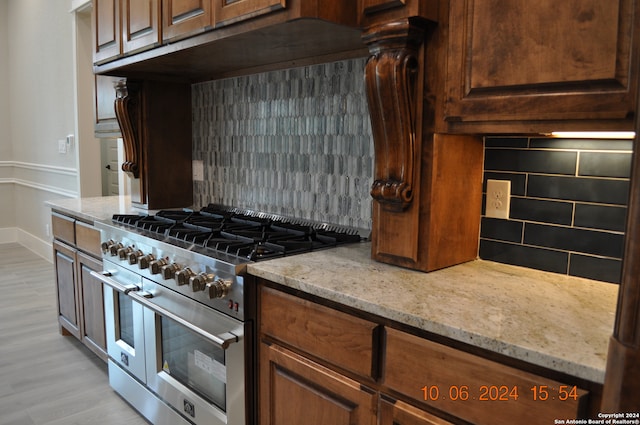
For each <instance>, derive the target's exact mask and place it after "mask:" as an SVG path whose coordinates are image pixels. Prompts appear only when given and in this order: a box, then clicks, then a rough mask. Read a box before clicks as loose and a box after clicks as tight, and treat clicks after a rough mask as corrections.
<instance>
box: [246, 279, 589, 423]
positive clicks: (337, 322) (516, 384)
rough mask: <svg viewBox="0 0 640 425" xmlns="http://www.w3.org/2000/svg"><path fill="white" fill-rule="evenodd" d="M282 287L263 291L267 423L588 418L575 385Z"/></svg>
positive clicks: (261, 385)
mask: <svg viewBox="0 0 640 425" xmlns="http://www.w3.org/2000/svg"><path fill="white" fill-rule="evenodd" d="M276 288H277V285H275V284H272V283H266V284H265V282H262V284H261V285H260V291H259V316H258V321H259V325H258V326H259V329H260V332H259V337H260V344H259V351H260V353H259V366H258V374H259V378H258V400H259V410H260V414H259V419H260V422H259V423H260V425H279V424H287V425H297V424H300V425H303V424H304V425H308V424H311V425H340V424H350V425H355V424H370V425H374V424H376V425H448V424H449V425H450V424H478V425H482V424H486V425H499V424H504V425H507V424H514V423H527V424H540V425H542V424H550V423H554V420H555V419H562V420H566V419H572V418H573V419H582V418H586V417H587V416H588V413H587V412H588V404H589V402H590V400H589V396H590V392H589V391H587V390H585V389H583V388H580V387H578V386H577V385H573V384H571V383H568V382H559V381H556V380H552V379H548V378H547V377H543V376H539V375H537V374H534V373H530V372H528V371H525V370H521V369H518V368H515V367H511V366H506V365H504V364H502V363H500V362H497V361H494V360H490V359H487V358H485V357H482V356H479V355H476V354H471V353H469V352H466V351H462V350H460V349H457V348H453V347H449V346H446V345H443V344H440V343H436V342H433V341H431V340H428V339H425V338H423V337H420V336H417V335H415V334H412V333H410V332H405V331H401V330H398V329H394V328H393V324H391V326H390V324H389V323H386V322H385V321H384V320H383V319H382V318H380V319H379V320H378V319H377V318H371V319H370V320H366V319H363V318H361V317H356V316H355V315H352V314H349V313H347V312H345V311H339V310H336V309H335V308H332V307H328V306H325V305H323V304H322V301H319V302H317V303H316V302H313V301H311V300H309V299H302V298H300V297H298V296H296V295H293V294H289V293H285V292H284V291H280V290H279V289H276ZM524 367H526V366H524ZM590 388H591V389H594V388H600V387H599V386H598V385H597V384H593V385H592V387H590ZM596 399H597V398H596ZM596 401H597V400H596ZM594 403H595V402H594ZM534 412H535V413H534Z"/></svg>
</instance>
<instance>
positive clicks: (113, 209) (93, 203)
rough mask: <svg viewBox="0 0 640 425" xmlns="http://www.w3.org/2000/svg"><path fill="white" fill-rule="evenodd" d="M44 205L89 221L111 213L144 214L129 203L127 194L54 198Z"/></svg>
mask: <svg viewBox="0 0 640 425" xmlns="http://www.w3.org/2000/svg"><path fill="white" fill-rule="evenodd" d="M45 205H47V206H49V207H51V208H52V209H55V210H57V211H60V212H64V213H67V214H70V215H73V216H74V217H77V218H79V219H82V220H86V221H89V222H94V221H98V220H107V219H110V218H111V216H113V214H146V213H148V211H147V210H141V209H139V208H136V207H135V206H133V205H132V204H131V198H130V197H129V196H101V197H96V198H73V199H54V200H51V201H46V202H45Z"/></svg>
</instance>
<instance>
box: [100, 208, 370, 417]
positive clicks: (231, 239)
mask: <svg viewBox="0 0 640 425" xmlns="http://www.w3.org/2000/svg"><path fill="white" fill-rule="evenodd" d="M96 227H97V228H99V229H100V230H101V239H102V252H103V264H104V269H103V271H102V272H93V275H94V277H96V278H97V279H99V280H101V281H102V282H103V284H104V285H103V287H104V300H105V319H106V333H107V351H108V355H109V360H108V369H109V382H110V385H111V387H112V388H113V389H114V390H115V391H116V392H117V393H119V394H120V395H121V396H122V397H123V398H124V399H125V400H126V401H127V402H128V403H129V404H131V405H132V406H133V407H134V408H135V409H137V410H138V411H139V412H140V413H141V414H142V415H143V416H144V417H145V418H147V419H148V420H149V421H150V422H151V423H153V424H156V425H170V424H171V425H174V424H195V425H202V424H208V425H222V424H226V425H246V424H253V423H255V410H256V409H255V404H254V403H255V400H256V394H255V391H256V389H255V374H254V371H255V369H256V364H255V362H256V361H257V360H256V358H257V356H256V352H255V346H256V344H255V341H254V336H255V320H256V305H255V304H256V296H255V291H256V289H255V284H254V282H253V281H252V279H251V277H250V276H248V275H247V274H246V272H245V271H246V265H247V264H248V263H250V262H253V261H262V260H268V259H270V258H277V257H281V256H284V255H293V254H297V253H302V252H308V251H310V250H316V249H323V248H328V247H331V246H335V245H338V244H343V243H349V242H357V241H359V240H361V237H360V235H359V234H357V232H354V231H351V230H348V229H340V230H336V229H334V228H327V227H326V226H321V225H315V224H314V225H311V224H308V223H303V224H301V223H293V222H289V221H285V220H283V219H281V218H275V217H267V216H264V215H261V214H256V213H252V212H248V211H238V210H236V209H230V208H222V207H218V206H211V205H210V206H208V207H205V208H203V209H202V210H200V211H188V210H180V211H171V210H169V211H159V212H158V213H156V214H155V215H146V216H143V215H120V216H114V217H113V219H112V220H107V221H104V222H98V223H96Z"/></svg>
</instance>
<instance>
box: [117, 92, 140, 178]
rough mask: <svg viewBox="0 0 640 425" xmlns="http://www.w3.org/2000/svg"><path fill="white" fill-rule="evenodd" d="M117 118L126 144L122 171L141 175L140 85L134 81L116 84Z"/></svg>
mask: <svg viewBox="0 0 640 425" xmlns="http://www.w3.org/2000/svg"><path fill="white" fill-rule="evenodd" d="M114 86H115V90H116V100H115V102H114V107H115V112H116V119H117V120H118V125H119V126H120V131H121V133H122V139H123V145H124V162H123V163H122V171H124V172H125V173H127V174H128V175H129V176H130V177H132V178H135V179H137V178H139V177H140V164H141V158H140V135H139V131H140V123H139V120H140V85H139V84H138V83H136V82H133V81H127V80H118V81H116V83H115V84H114Z"/></svg>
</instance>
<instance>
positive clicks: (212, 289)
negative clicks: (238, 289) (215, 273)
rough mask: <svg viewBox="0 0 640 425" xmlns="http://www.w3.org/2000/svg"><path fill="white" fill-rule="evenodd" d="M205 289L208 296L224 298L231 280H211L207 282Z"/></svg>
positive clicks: (229, 287)
mask: <svg viewBox="0 0 640 425" xmlns="http://www.w3.org/2000/svg"><path fill="white" fill-rule="evenodd" d="M207 289H208V291H209V298H211V299H214V298H224V297H226V296H227V294H228V293H229V289H231V281H230V280H225V279H221V278H218V279H216V280H214V281H213V282H209V283H207Z"/></svg>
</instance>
